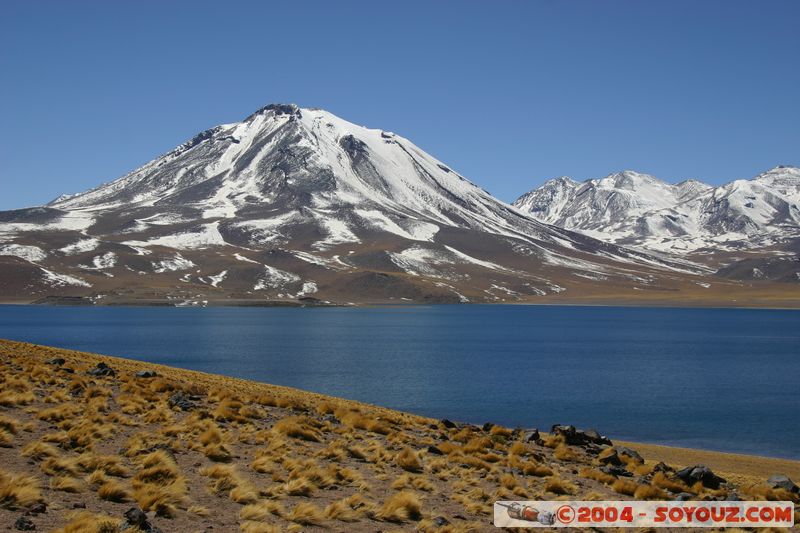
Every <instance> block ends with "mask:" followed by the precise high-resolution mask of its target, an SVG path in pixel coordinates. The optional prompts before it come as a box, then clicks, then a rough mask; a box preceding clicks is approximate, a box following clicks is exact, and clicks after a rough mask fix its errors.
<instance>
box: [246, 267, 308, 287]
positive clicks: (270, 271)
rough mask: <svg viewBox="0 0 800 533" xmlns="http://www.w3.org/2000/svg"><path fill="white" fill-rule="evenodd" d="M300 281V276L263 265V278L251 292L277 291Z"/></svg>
mask: <svg viewBox="0 0 800 533" xmlns="http://www.w3.org/2000/svg"><path fill="white" fill-rule="evenodd" d="M298 281H300V276H298V275H296V274H293V273H291V272H286V271H285V270H280V269H278V268H275V267H271V266H269V265H264V277H262V278H261V279H259V280H258V282H257V283H256V284H255V286H254V287H253V290H256V291H260V290H264V289H279V288H281V287H283V286H284V285H288V284H290V283H297V282H298Z"/></svg>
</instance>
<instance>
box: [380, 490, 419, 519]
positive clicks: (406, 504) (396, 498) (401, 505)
mask: <svg viewBox="0 0 800 533" xmlns="http://www.w3.org/2000/svg"><path fill="white" fill-rule="evenodd" d="M421 516H422V502H421V501H420V499H419V497H418V496H417V495H416V494H415V493H414V492H411V491H408V490H404V491H400V492H398V493H395V494H393V495H391V496H389V498H388V499H387V500H386V501H385V502H383V505H381V506H380V508H379V509H378V510H377V511H376V512H375V517H376V518H378V519H379V520H385V521H387V522H405V521H406V520H419V518H420V517H421Z"/></svg>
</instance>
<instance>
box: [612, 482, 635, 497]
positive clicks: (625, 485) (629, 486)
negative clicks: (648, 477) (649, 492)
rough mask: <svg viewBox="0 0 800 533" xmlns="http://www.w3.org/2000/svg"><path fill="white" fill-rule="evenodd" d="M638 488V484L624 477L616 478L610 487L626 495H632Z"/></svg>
mask: <svg viewBox="0 0 800 533" xmlns="http://www.w3.org/2000/svg"><path fill="white" fill-rule="evenodd" d="M638 488H639V485H637V484H636V483H634V482H633V481H628V480H626V479H618V480H616V481H615V482H614V483H613V484H612V485H611V489H612V490H613V491H614V492H616V493H619V494H624V495H626V496H633V495H634V494H635V493H636V489H638Z"/></svg>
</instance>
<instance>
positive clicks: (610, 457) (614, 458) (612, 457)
mask: <svg viewBox="0 0 800 533" xmlns="http://www.w3.org/2000/svg"><path fill="white" fill-rule="evenodd" d="M597 460H598V461H600V463H601V464H604V465H613V466H621V465H622V459H620V458H619V454H618V453H617V450H615V449H613V448H611V451H610V452H609V453H607V454H605V455H602V456H600V457H598V458H597Z"/></svg>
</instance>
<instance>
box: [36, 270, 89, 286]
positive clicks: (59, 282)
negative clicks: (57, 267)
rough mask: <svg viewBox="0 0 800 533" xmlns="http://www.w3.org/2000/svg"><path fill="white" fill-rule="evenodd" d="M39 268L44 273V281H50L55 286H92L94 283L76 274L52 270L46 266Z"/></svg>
mask: <svg viewBox="0 0 800 533" xmlns="http://www.w3.org/2000/svg"><path fill="white" fill-rule="evenodd" d="M39 269H40V270H41V271H42V273H43V274H44V282H45V283H48V284H49V285H51V286H53V287H63V286H65V285H72V286H74V287H91V286H92V284H91V283H88V282H86V281H84V280H82V279H81V278H77V277H75V276H70V275H68V274H59V273H58V272H53V271H51V270H47V269H46V268H41V267H39Z"/></svg>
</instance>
